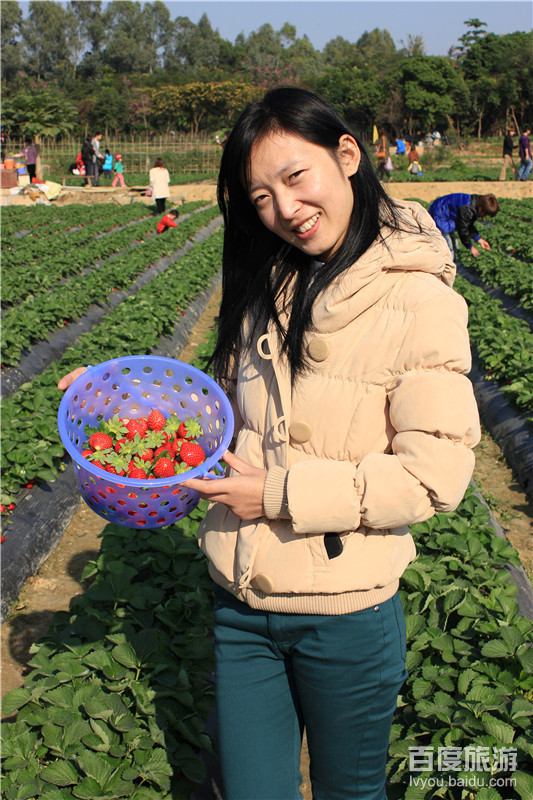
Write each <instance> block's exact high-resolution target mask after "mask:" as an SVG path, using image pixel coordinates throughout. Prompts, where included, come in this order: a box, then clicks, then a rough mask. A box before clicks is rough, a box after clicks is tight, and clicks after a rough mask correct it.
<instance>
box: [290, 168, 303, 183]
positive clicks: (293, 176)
mask: <svg viewBox="0 0 533 800" xmlns="http://www.w3.org/2000/svg"><path fill="white" fill-rule="evenodd" d="M302 173H303V169H298V170H296V172H292V173H291V174H290V175H289V180H291V181H292V179H293V178H299V177H300V175H301V174H302Z"/></svg>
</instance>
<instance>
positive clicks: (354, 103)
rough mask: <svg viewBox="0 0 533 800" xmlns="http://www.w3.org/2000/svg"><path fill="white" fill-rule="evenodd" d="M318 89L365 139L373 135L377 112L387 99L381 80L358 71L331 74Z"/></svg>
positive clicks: (336, 70)
mask: <svg viewBox="0 0 533 800" xmlns="http://www.w3.org/2000/svg"><path fill="white" fill-rule="evenodd" d="M316 89H317V91H318V93H319V94H320V96H321V97H323V98H324V99H325V100H327V101H328V102H329V103H331V105H332V106H333V107H334V108H335V109H336V111H338V112H339V114H340V115H341V116H342V117H344V118H345V119H346V120H347V121H348V122H350V123H351V125H352V126H353V127H354V128H355V129H356V130H358V131H359V132H360V133H361V134H362V135H363V136H365V135H368V134H369V133H370V129H371V128H372V125H373V124H374V122H375V120H376V112H377V109H379V108H380V107H381V105H382V104H383V102H384V101H385V99H386V91H385V87H384V85H383V83H382V82H381V81H380V80H379V78H378V76H377V75H376V74H375V73H373V72H372V71H371V70H369V69H358V68H357V67H352V68H348V67H339V68H335V67H334V68H332V69H330V70H328V71H327V72H326V73H325V74H324V75H323V76H321V77H320V78H319V79H318V81H317V83H316Z"/></svg>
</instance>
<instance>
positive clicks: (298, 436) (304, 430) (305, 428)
mask: <svg viewBox="0 0 533 800" xmlns="http://www.w3.org/2000/svg"><path fill="white" fill-rule="evenodd" d="M312 432H313V431H312V429H311V426H310V425H309V424H308V423H307V422H291V424H290V425H289V435H290V437H291V439H293V440H294V441H295V442H298V443H299V444H303V443H304V442H308V441H309V439H310V438H311V434H312Z"/></svg>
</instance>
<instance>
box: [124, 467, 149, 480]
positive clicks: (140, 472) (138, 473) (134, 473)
mask: <svg viewBox="0 0 533 800" xmlns="http://www.w3.org/2000/svg"><path fill="white" fill-rule="evenodd" d="M128 478H143V479H144V478H146V472H145V471H144V469H139V468H138V467H135V468H134V469H132V470H131V471H130V473H129V475H128Z"/></svg>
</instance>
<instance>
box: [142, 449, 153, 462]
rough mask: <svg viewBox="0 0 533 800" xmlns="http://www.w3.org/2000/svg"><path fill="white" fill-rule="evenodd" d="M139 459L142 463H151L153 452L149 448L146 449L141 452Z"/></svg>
mask: <svg viewBox="0 0 533 800" xmlns="http://www.w3.org/2000/svg"><path fill="white" fill-rule="evenodd" d="M139 458H142V460H143V461H153V460H154V451H153V450H152V449H150V448H148V449H147V450H143V451H142V453H141V455H140V456H139Z"/></svg>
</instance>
